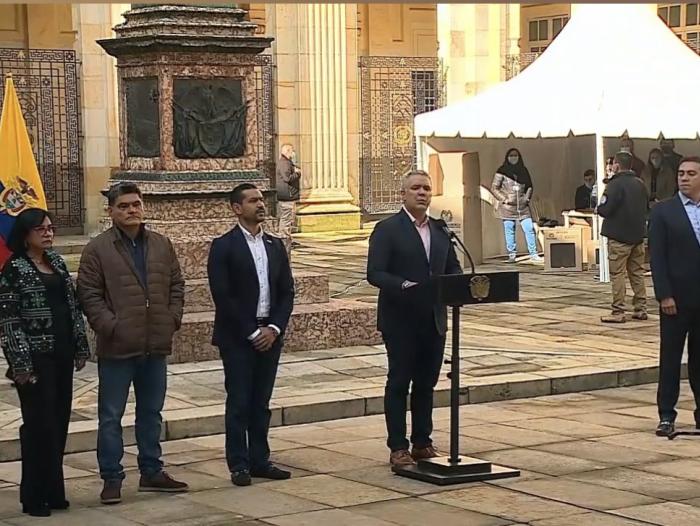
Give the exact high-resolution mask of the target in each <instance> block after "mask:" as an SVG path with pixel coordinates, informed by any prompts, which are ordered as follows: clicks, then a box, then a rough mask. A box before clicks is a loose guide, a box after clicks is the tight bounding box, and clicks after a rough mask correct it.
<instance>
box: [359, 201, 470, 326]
mask: <svg viewBox="0 0 700 526" xmlns="http://www.w3.org/2000/svg"><path fill="white" fill-rule="evenodd" d="M428 221H429V224H430V259H428V258H427V257H426V255H425V248H424V247H423V242H422V240H421V238H420V235H419V234H418V231H417V230H416V227H415V225H414V224H413V222H412V221H411V219H410V217H409V216H408V214H406V212H404V211H403V210H401V211H400V212H398V213H397V214H395V215H393V216H391V217H389V218H387V219H385V220H383V221H380V222H379V223H378V224H377V226H375V227H374V231H373V232H372V235H371V236H370V239H369V254H368V256H367V281H369V283H370V284H372V285H374V286H375V287H378V288H379V301H378V307H377V327H378V328H379V330H380V331H381V332H382V333H385V334H387V333H388V334H393V333H396V332H404V331H405V330H406V329H407V328H409V327H411V326H415V324H421V323H424V322H425V321H426V320H427V321H428V322H429V323H434V324H435V329H436V330H437V332H438V334H440V335H444V334H445V333H446V332H447V308H446V307H445V306H443V305H438V304H437V303H436V302H435V301H434V299H432V301H431V298H432V297H431V295H430V294H429V293H425V292H426V288H427V287H429V285H430V279H431V278H433V277H436V276H441V275H444V274H461V273H462V267H461V266H460V264H459V260H458V259H457V255H456V254H455V251H454V247H453V246H452V243H451V242H450V239H449V237H448V236H447V234H446V233H445V232H444V231H443V230H442V228H440V226H439V225H438V222H437V221H436V220H435V219H432V218H429V219H428ZM406 280H408V281H414V282H416V283H418V285H417V286H415V287H410V288H408V289H405V290H404V289H402V288H401V285H402V284H403V282H404V281H406Z"/></svg>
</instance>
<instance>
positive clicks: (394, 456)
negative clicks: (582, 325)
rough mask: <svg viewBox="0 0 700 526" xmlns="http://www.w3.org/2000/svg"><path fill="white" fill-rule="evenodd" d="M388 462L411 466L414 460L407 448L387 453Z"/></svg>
mask: <svg viewBox="0 0 700 526" xmlns="http://www.w3.org/2000/svg"><path fill="white" fill-rule="evenodd" d="M389 463H390V464H391V465H392V466H413V465H414V464H415V461H414V460H413V457H412V456H411V454H410V453H409V452H408V449H400V450H398V451H392V452H391V455H389Z"/></svg>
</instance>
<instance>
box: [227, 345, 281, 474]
mask: <svg viewBox="0 0 700 526" xmlns="http://www.w3.org/2000/svg"><path fill="white" fill-rule="evenodd" d="M281 350H282V343H281V342H280V341H279V340H277V341H276V342H275V344H274V345H273V346H272V348H271V349H270V350H269V351H266V352H260V351H256V350H255V349H254V348H253V345H252V344H251V343H242V344H241V345H240V346H236V347H229V348H219V352H220V353H221V359H222V361H223V363H224V378H225V384H226V416H225V420H226V463H227V464H228V468H229V471H231V473H233V472H235V471H241V470H244V469H253V470H258V469H265V468H266V467H267V466H269V464H270V446H269V443H268V439H267V435H268V432H269V430H270V415H271V412H270V398H271V397H272V390H273V388H274V386H275V379H276V377H277V366H278V364H279V361H280V353H281Z"/></svg>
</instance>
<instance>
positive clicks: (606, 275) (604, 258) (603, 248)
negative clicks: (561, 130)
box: [595, 133, 610, 283]
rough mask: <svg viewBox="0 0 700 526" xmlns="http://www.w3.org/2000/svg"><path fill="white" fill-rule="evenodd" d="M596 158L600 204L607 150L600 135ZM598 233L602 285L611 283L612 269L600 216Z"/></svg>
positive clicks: (597, 140)
mask: <svg viewBox="0 0 700 526" xmlns="http://www.w3.org/2000/svg"><path fill="white" fill-rule="evenodd" d="M595 157H596V175H597V177H596V178H597V182H596V184H597V187H598V201H599V202H600V197H601V196H602V195H603V191H604V190H605V183H604V182H603V179H605V175H606V174H605V150H604V148H603V136H602V135H601V134H600V133H596V134H595ZM596 224H597V232H596V235H597V237H598V242H599V246H600V248H599V251H598V259H599V261H600V264H599V265H598V268H599V274H598V278H599V280H600V283H609V282H610V267H609V265H608V239H607V238H606V237H603V236H601V235H600V227H601V225H602V224H603V222H602V220H601V218H600V216H598V217H596Z"/></svg>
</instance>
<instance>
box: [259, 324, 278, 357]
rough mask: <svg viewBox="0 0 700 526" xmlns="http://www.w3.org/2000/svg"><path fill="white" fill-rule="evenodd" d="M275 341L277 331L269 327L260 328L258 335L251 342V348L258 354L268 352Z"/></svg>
mask: <svg viewBox="0 0 700 526" xmlns="http://www.w3.org/2000/svg"><path fill="white" fill-rule="evenodd" d="M276 339H277V331H275V330H274V329H272V328H271V327H260V334H258V336H257V338H255V339H254V340H253V347H254V348H255V350H256V351H259V352H266V351H269V350H270V348H271V347H272V344H273V343H275V340H276Z"/></svg>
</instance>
